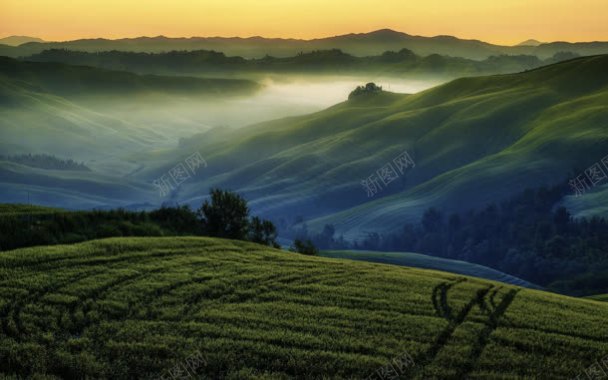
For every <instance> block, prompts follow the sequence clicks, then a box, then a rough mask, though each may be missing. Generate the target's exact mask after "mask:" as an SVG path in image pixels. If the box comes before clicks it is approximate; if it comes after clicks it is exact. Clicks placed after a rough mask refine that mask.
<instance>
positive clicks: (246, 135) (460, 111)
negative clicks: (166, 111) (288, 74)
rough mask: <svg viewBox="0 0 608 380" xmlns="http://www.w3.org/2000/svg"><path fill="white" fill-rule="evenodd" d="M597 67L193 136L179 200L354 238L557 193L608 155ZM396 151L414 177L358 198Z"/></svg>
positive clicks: (607, 81)
mask: <svg viewBox="0 0 608 380" xmlns="http://www.w3.org/2000/svg"><path fill="white" fill-rule="evenodd" d="M607 64H608V56H596V57H587V58H580V59H575V60H571V61H567V62H563V63H559V64H555V65H551V66H546V67H543V68H540V69H536V70H533V71H529V72H524V73H519V74H510V75H496V76H488V77H477V78H463V79H458V80H455V81H452V82H450V83H447V84H445V85H442V86H438V87H435V88H432V89H430V90H427V91H424V92H421V93H417V94H415V95H409V96H406V95H398V94H390V93H381V94H377V95H370V96H364V97H359V98H356V99H353V100H350V101H347V102H344V103H341V104H338V105H336V106H334V107H331V108H329V109H327V110H325V111H322V112H318V113H315V114H311V115H306V116H302V117H295V118H288V119H282V120H276V121H272V122H268V123H262V124H258V125H255V126H251V127H249V128H247V129H246V130H240V131H238V133H232V134H231V133H229V132H225V133H224V134H223V135H222V136H215V139H214V140H213V142H210V141H209V140H207V139H205V138H202V137H201V138H198V139H197V138H193V139H190V140H189V141H188V142H187V143H186V144H185V145H184V146H185V147H187V148H188V149H191V150H194V149H196V150H199V151H201V152H205V158H206V159H207V161H208V162H209V170H207V171H206V172H205V175H204V177H203V176H201V177H199V178H198V183H197V182H196V181H191V182H189V183H188V184H187V185H186V186H184V187H183V188H181V189H180V193H179V197H180V199H182V200H188V199H195V197H196V196H197V193H198V189H200V187H201V186H221V187H225V188H231V189H235V190H238V191H240V192H242V193H244V194H246V196H247V198H248V199H250V200H252V201H251V204H252V206H254V208H256V209H257V210H258V211H259V212H262V213H266V214H268V215H270V216H276V217H281V216H285V215H302V216H303V217H304V218H305V220H309V221H310V220H312V221H311V222H310V223H309V227H313V228H314V229H321V228H322V227H323V226H324V225H325V224H327V223H331V224H333V225H334V226H335V227H336V229H337V232H338V233H340V234H344V235H345V237H346V238H356V237H358V236H360V235H361V234H362V233H364V232H365V231H377V230H378V228H382V229H385V230H391V229H392V230H394V229H397V228H401V226H402V225H403V223H404V222H406V221H410V222H417V221H418V219H419V217H420V215H421V213H422V212H423V211H424V210H426V209H427V208H429V207H431V206H435V207H439V208H442V209H444V210H445V211H446V212H452V211H466V210H468V209H470V208H472V207H479V206H483V205H485V204H486V203H488V202H491V201H497V200H502V199H504V198H506V197H508V196H510V195H512V194H515V193H517V192H519V191H522V190H523V189H524V188H526V187H539V186H541V185H552V184H558V183H563V182H564V181H565V180H566V179H568V178H570V177H571V176H572V174H573V173H579V172H581V171H582V170H584V168H587V167H589V166H590V165H591V164H593V163H595V162H598V161H599V160H601V159H602V158H603V157H605V156H606V154H607V153H608V152H607V151H606V148H605V147H606V142H607V141H608V129H606V127H605V126H606V124H607V123H608V107H607V106H606V104H608V72H607V71H606V70H605V67H606V65H607ZM220 135H221V133H220ZM181 148H183V147H181ZM406 150H407V151H408V152H409V154H410V155H411V156H412V158H413V159H414V161H415V164H416V166H415V168H410V169H409V170H408V171H407V172H406V173H404V174H403V175H400V176H399V178H398V179H397V180H396V181H394V182H392V183H390V184H389V185H387V186H383V189H382V191H379V192H378V194H376V195H375V196H374V197H368V196H367V195H366V192H365V190H364V188H363V187H362V186H361V181H362V180H363V179H365V178H367V177H368V176H370V175H372V174H374V173H375V172H376V171H377V170H378V169H380V168H381V167H382V166H384V165H385V164H386V163H388V162H391V160H393V159H394V158H395V157H396V156H398V155H399V154H401V153H402V152H404V151H406ZM179 154H181V149H180V151H175V152H173V156H169V157H175V156H176V155H177V156H178V157H177V158H179ZM177 158H172V160H176V159H177ZM168 160H169V159H168ZM166 169H167V168H166V167H161V168H154V167H147V168H146V169H145V170H143V171H142V172H141V174H142V175H143V176H146V175H147V176H150V177H153V176H155V175H157V174H158V173H159V172H162V171H165V170H166ZM380 226H381V227H380Z"/></svg>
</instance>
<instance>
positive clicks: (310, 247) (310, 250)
mask: <svg viewBox="0 0 608 380" xmlns="http://www.w3.org/2000/svg"><path fill="white" fill-rule="evenodd" d="M290 251H292V252H297V253H301V254H303V255H309V256H317V255H318V254H319V250H318V249H317V247H315V245H314V244H313V243H312V241H310V240H306V241H303V240H300V239H296V240H294V241H293V246H292V247H291V249H290Z"/></svg>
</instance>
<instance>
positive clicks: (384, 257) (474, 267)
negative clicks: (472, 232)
mask: <svg viewBox="0 0 608 380" xmlns="http://www.w3.org/2000/svg"><path fill="white" fill-rule="evenodd" d="M321 256H323V257H331V258H336V259H350V260H359V261H369V262H372V263H384V264H393V265H400V266H408V267H415V268H424V269H433V270H440V271H445V272H450V273H456V274H463V275H465V276H472V277H479V278H483V279H486V280H492V281H500V282H504V283H507V284H511V285H517V286H523V287H526V288H533V289H541V287H539V286H537V285H534V284H531V283H529V282H528V281H525V280H522V279H521V278H517V277H514V276H511V275H508V274H506V273H504V272H501V271H498V270H495V269H492V268H488V267H486V266H483V265H478V264H473V263H469V262H466V261H460V260H450V259H444V258H441V257H433V256H429V255H423V254H420V253H412V252H377V251H322V252H321Z"/></svg>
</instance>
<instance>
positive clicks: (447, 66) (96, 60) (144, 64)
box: [23, 48, 577, 77]
mask: <svg viewBox="0 0 608 380" xmlns="http://www.w3.org/2000/svg"><path fill="white" fill-rule="evenodd" d="M575 57H577V55H576V54H572V53H559V54H556V55H554V56H553V57H551V58H549V59H546V60H540V59H539V58H537V57H536V56H534V55H517V56H507V55H499V56H492V57H490V58H488V59H485V60H483V61H476V60H472V59H466V58H455V57H450V56H443V55H439V54H432V55H429V56H425V57H422V56H419V55H416V54H415V53H414V52H412V51H411V50H408V49H405V48H404V49H401V50H399V51H386V52H383V53H382V54H380V55H376V56H367V57H357V56H353V55H350V54H347V53H344V52H343V51H341V50H339V49H331V50H316V51H312V52H310V53H300V54H297V55H295V56H292V57H286V58H275V57H270V56H266V57H264V58H260V59H254V58H252V59H245V58H243V57H232V56H230V57H229V56H226V55H225V54H224V53H221V52H216V51H208V50H196V51H171V52H167V53H135V52H123V51H116V50H114V51H104V52H96V53H89V52H83V51H71V50H65V49H51V50H45V51H43V52H41V53H39V54H34V55H31V56H29V57H25V58H23V59H25V60H27V61H36V62H62V63H66V64H71V65H85V66H93V67H100V68H104V69H110V70H129V71H132V72H137V73H143V74H161V75H166V74H170V75H174V74H178V75H188V74H190V75H198V74H207V73H212V72H219V73H226V72H228V73H253V72H257V73H260V72H261V73H289V72H298V73H320V72H323V73H339V74H345V73H350V74H354V73H362V74H365V75H370V74H371V75H376V74H378V75H379V74H382V75H401V74H403V73H416V74H422V75H424V74H428V75H443V74H445V75H449V76H451V77H458V76H464V75H480V74H500V73H508V72H520V71H525V70H530V69H533V68H536V67H540V66H543V65H546V64H550V63H556V62H559V61H563V60H567V59H572V58H575Z"/></svg>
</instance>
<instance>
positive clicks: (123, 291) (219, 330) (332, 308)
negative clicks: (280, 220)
mask: <svg viewBox="0 0 608 380" xmlns="http://www.w3.org/2000/svg"><path fill="white" fill-rule="evenodd" d="M0 268H1V269H0V273H1V276H0V314H1V315H2V324H1V331H2V333H1V334H0V372H1V373H2V374H3V375H5V376H9V377H11V376H12V377H38V378H47V379H56V378H83V377H94V378H112V379H136V378H137V379H139V378H152V377H154V378H157V377H161V376H164V375H166V374H168V373H173V374H175V373H176V371H179V368H183V366H186V365H187V366H188V367H187V368H189V370H190V371H191V372H192V373H191V374H193V375H194V376H196V377H200V378H202V377H205V378H206V377H210V378H215V379H287V378H298V379H304V378H307V379H321V378H332V379H347V378H348V379H363V378H369V376H371V378H380V377H379V376H380V375H381V374H382V373H385V372H386V368H388V366H389V365H390V366H393V367H391V368H393V369H392V370H393V371H395V370H398V371H399V373H398V376H399V377H400V378H413V379H444V380H445V379H462V378H469V379H505V378H547V379H549V378H550V379H556V380H558V379H568V378H572V377H574V376H577V375H578V374H580V373H582V371H583V370H585V369H587V368H589V367H590V366H593V365H601V364H598V363H601V360H602V359H603V358H605V355H606V351H607V350H608V344H607V343H606V342H607V341H608V329H607V327H606V322H607V319H606V318H607V317H606V316H607V315H608V304H605V303H603V302H597V301H591V300H584V299H575V298H569V297H563V296H558V295H554V294H550V293H544V292H540V291H535V290H528V289H522V288H518V287H514V286H509V285H505V284H500V283H495V282H489V281H484V280H479V279H475V278H471V277H465V276H456V275H451V274H446V273H442V272H435V271H428V270H420V269H411V268H404V267H397V266H387V265H381V264H371V263H362V262H352V261H348V260H336V259H326V258H315V257H307V256H302V255H297V254H293V253H288V252H284V251H278V250H274V249H269V248H266V247H263V246H258V245H255V244H251V243H245V242H238V241H228V240H221V239H211V238H147V239H145V238H144V239H107V240H101V241H91V242H87V243H81V244H76V245H66V246H54V247H37V248H30V249H22V250H15V251H9V252H5V253H4V254H3V255H1V256H0ZM176 368H177V369H176Z"/></svg>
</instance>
